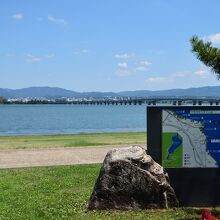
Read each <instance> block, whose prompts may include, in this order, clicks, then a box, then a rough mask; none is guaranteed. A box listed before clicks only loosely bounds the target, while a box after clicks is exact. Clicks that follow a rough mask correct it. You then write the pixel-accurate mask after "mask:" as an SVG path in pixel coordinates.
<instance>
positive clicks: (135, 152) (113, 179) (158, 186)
mask: <svg viewBox="0 0 220 220" xmlns="http://www.w3.org/2000/svg"><path fill="white" fill-rule="evenodd" d="M177 206H178V200H177V198H176V195H175V192H174V190H173V188H172V187H171V186H170V183H169V177H168V174H167V173H166V171H165V170H164V169H163V167H161V166H160V165H159V164H158V163H156V162H155V161H154V160H153V159H152V158H151V157H150V156H149V155H147V154H146V149H144V148H142V147H140V146H132V147H129V148H124V149H114V150H111V151H109V152H108V154H107V155H106V157H105V160H104V162H103V165H102V168H101V170H100V174H99V177H98V179H97V181H96V184H95V186H94V190H93V193H92V195H91V197H90V200H89V204H88V209H90V210H94V209H98V210H103V209H121V210H131V209H148V208H171V207H177Z"/></svg>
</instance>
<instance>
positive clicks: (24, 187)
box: [0, 165, 218, 220]
mask: <svg viewBox="0 0 220 220" xmlns="http://www.w3.org/2000/svg"><path fill="white" fill-rule="evenodd" d="M99 169H100V165H77V166H59V167H41V168H22V169H3V170H0V192H1V193H0V219H16V220H17V219H18V220H19V219H22V220H23V219H83V220H84V219H88V220H90V219H125V220H127V219H132V220H134V219H151V220H152V219H153V220H157V219H163V220H165V219H169V220H172V219H193V218H199V217H200V213H201V209H190V208H188V209H186V208H184V209H182V208H178V209H175V210H174V209H168V210H136V211H87V210H86V206H87V202H88V200H89V197H90V194H91V192H92V189H93V186H94V184H95V181H96V178H97V176H98V173H99ZM214 211H216V210H214ZM217 211H218V210H217Z"/></svg>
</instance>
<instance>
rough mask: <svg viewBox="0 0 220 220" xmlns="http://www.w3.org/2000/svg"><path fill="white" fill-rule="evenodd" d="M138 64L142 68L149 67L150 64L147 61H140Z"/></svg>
mask: <svg viewBox="0 0 220 220" xmlns="http://www.w3.org/2000/svg"><path fill="white" fill-rule="evenodd" d="M140 64H141V65H143V66H149V65H151V64H152V63H151V62H149V61H148V60H142V61H140Z"/></svg>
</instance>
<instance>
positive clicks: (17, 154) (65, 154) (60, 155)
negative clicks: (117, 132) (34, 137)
mask: <svg viewBox="0 0 220 220" xmlns="http://www.w3.org/2000/svg"><path fill="white" fill-rule="evenodd" d="M142 146H143V147H145V146H144V145H142ZM124 147H128V146H114V147H110V146H109V147H74V148H49V149H10V150H0V169H1V168H16V167H36V166H55V165H73V164H93V163H102V162H103V159H104V158H105V155H106V154H107V152H108V151H109V150H111V149H114V148H124Z"/></svg>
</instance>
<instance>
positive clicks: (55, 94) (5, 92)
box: [0, 86, 220, 98]
mask: <svg viewBox="0 0 220 220" xmlns="http://www.w3.org/2000/svg"><path fill="white" fill-rule="evenodd" d="M0 96H3V97H5V98H27V97H29V98H61V97H66V98H88V97H93V98H105V97H128V96H129V97H149V96H150V97H156V96H165V97H174V96H175V97H176V96H187V97H196V96H198V97H201V96H205V97H210V96H220V86H206V87H199V88H189V89H169V90H160V91H150V90H137V91H123V92H117V93H114V92H75V91H71V90H66V89H62V88H58V87H29V88H24V89H1V88H0Z"/></svg>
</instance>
